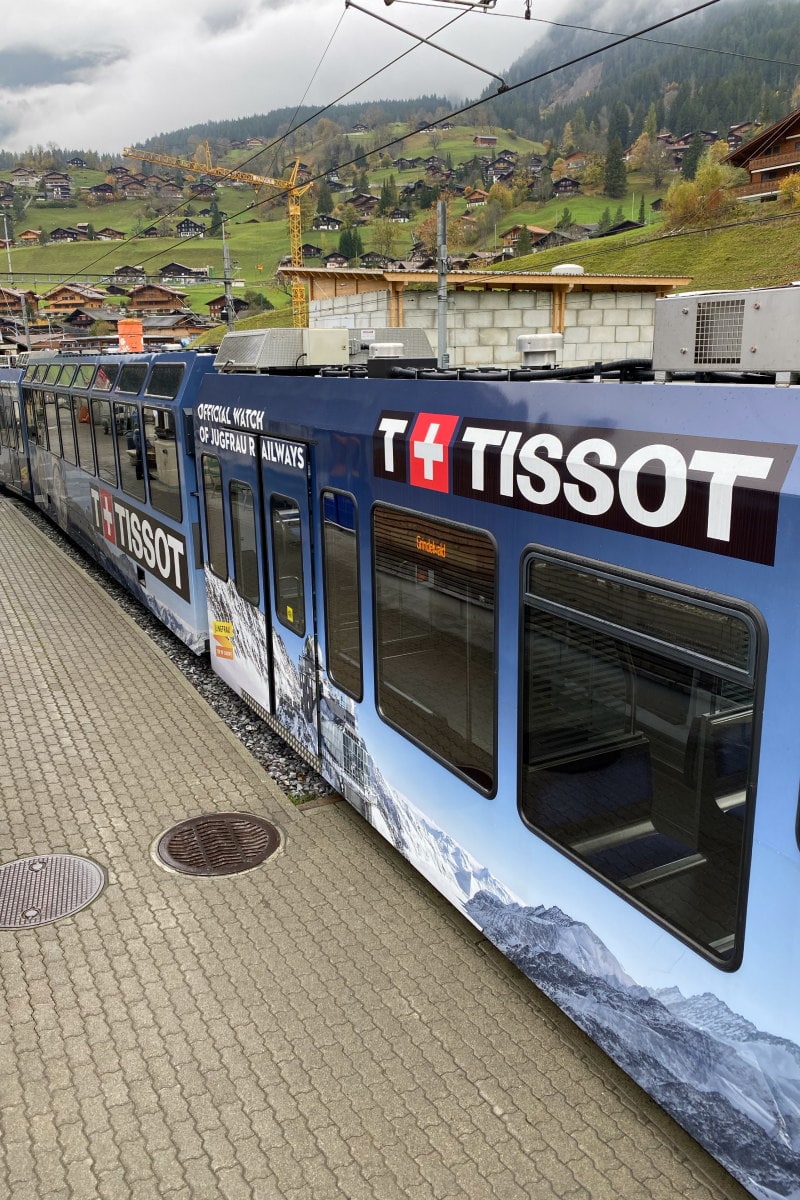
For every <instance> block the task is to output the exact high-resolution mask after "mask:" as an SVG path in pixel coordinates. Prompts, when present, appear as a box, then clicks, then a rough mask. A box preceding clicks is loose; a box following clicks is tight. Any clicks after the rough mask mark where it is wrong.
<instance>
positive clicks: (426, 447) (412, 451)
mask: <svg viewBox="0 0 800 1200" xmlns="http://www.w3.org/2000/svg"><path fill="white" fill-rule="evenodd" d="M457 424H458V417H447V416H440V415H438V414H436V413H420V414H419V416H418V417H417V419H416V421H415V422H414V427H413V429H412V430H411V437H410V439H409V455H410V459H411V461H410V464H409V467H410V472H409V473H410V476H411V483H413V484H414V485H415V486H416V487H424V488H431V489H432V490H433V491H435V492H449V490H450V455H449V453H448V451H449V448H450V442H451V441H452V439H453V432H454V430H455V427H456V425H457Z"/></svg>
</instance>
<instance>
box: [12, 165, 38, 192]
mask: <svg viewBox="0 0 800 1200" xmlns="http://www.w3.org/2000/svg"><path fill="white" fill-rule="evenodd" d="M39 178H40V176H39V172H38V171H34V169H33V167H14V170H13V171H12V172H11V183H12V185H13V186H14V187H19V188H35V187H38V186H39Z"/></svg>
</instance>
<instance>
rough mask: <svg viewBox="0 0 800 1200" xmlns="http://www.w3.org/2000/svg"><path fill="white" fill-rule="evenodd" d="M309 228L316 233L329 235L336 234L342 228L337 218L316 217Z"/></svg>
mask: <svg viewBox="0 0 800 1200" xmlns="http://www.w3.org/2000/svg"><path fill="white" fill-rule="evenodd" d="M311 228H312V229H315V230H317V231H318V232H320V231H323V232H324V231H327V232H329V233H338V232H339V230H340V229H341V228H342V222H341V221H340V220H339V219H338V217H331V216H326V215H322V216H320V215H317V216H316V217H314V220H313V221H312V222H311Z"/></svg>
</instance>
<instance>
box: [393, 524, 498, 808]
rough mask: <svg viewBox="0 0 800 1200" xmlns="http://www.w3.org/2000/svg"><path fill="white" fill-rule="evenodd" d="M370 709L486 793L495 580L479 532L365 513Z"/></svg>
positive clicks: (492, 734)
mask: <svg viewBox="0 0 800 1200" xmlns="http://www.w3.org/2000/svg"><path fill="white" fill-rule="evenodd" d="M372 532H373V556H374V562H373V568H374V576H375V623H376V628H375V638H376V659H377V688H378V705H379V708H380V712H381V715H382V716H383V717H384V718H385V720H387V721H388V722H389V723H390V724H392V725H394V726H395V727H396V728H397V729H399V730H400V731H401V733H404V734H405V735H406V736H407V737H410V738H412V739H413V740H414V741H415V742H417V743H418V744H419V745H420V746H422V747H423V749H425V750H427V751H428V752H429V753H430V754H432V755H434V756H435V757H436V758H438V759H440V760H441V761H443V762H444V763H445V764H447V765H448V766H450V767H452V768H454V769H455V770H457V771H459V772H460V773H462V774H463V775H465V776H466V777H467V778H468V779H469V780H470V781H471V782H472V783H474V784H476V785H477V786H478V787H480V788H481V790H483V791H485V792H486V793H490V792H492V791H493V790H494V788H495V782H496V726H497V702H496V689H495V668H496V649H495V644H496V609H495V573H496V566H497V556H496V552H495V547H494V543H493V542H492V540H491V538H490V537H489V535H488V534H486V533H483V532H480V531H478V530H475V529H465V528H463V527H461V526H458V525H450V524H447V523H445V522H444V521H436V520H432V519H430V518H425V517H421V516H418V515H417V514H416V513H409V512H403V511H401V510H399V509H392V508H387V507H384V506H382V505H381V506H378V507H376V508H375V510H374V512H373V531H372Z"/></svg>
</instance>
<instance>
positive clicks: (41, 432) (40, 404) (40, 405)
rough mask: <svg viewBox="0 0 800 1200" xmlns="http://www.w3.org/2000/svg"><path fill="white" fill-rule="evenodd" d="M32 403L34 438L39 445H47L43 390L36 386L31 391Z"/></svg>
mask: <svg viewBox="0 0 800 1200" xmlns="http://www.w3.org/2000/svg"><path fill="white" fill-rule="evenodd" d="M33 404H34V416H35V419H36V440H37V442H38V443H39V445H40V446H47V418H46V417H45V412H44V392H42V391H40V390H39V389H38V388H37V390H36V391H35V392H34V393H33Z"/></svg>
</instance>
